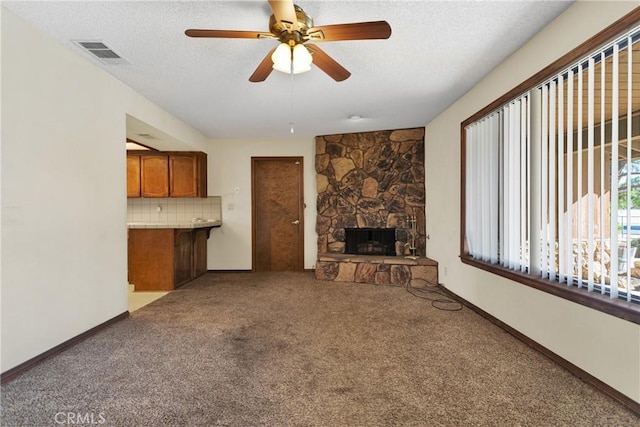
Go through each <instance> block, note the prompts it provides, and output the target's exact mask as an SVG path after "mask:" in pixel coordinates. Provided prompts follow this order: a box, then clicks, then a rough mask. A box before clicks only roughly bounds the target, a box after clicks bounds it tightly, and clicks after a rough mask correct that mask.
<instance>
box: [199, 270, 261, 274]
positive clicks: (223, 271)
mask: <svg viewBox="0 0 640 427" xmlns="http://www.w3.org/2000/svg"><path fill="white" fill-rule="evenodd" d="M251 272H252V270H207V273H251Z"/></svg>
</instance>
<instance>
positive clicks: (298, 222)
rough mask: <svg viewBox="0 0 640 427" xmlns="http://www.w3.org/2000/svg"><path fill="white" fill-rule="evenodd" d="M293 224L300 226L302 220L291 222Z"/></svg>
mask: <svg viewBox="0 0 640 427" xmlns="http://www.w3.org/2000/svg"><path fill="white" fill-rule="evenodd" d="M291 224H294V225H298V224H300V220H299V219H296V220H295V221H291Z"/></svg>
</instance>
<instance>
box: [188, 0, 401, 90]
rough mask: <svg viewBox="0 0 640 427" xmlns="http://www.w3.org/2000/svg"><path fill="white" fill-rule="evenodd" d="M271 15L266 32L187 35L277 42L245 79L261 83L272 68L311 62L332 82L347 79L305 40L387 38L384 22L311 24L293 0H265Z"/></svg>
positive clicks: (289, 69) (305, 67)
mask: <svg viewBox="0 0 640 427" xmlns="http://www.w3.org/2000/svg"><path fill="white" fill-rule="evenodd" d="M268 2H269V5H270V6H271V10H273V15H271V18H270V19H269V31H270V32H259V31H235V30H198V29H189V30H186V31H185V34H186V35H187V36H189V37H212V38H240V39H277V40H279V41H280V44H279V45H278V46H277V47H275V48H273V49H272V50H271V51H270V52H269V53H268V54H267V56H266V57H265V58H264V59H263V60H262V62H261V63H260V65H258V68H256V70H255V71H254V72H253V74H252V75H251V77H249V81H251V82H262V81H264V80H265V79H266V78H267V77H269V74H271V71H272V70H273V69H276V70H279V71H282V72H285V73H293V74H297V73H299V72H304V71H309V69H310V64H311V63H313V64H315V65H316V66H317V67H318V68H320V69H321V70H322V71H324V72H325V73H327V74H328V75H329V76H330V77H331V78H333V79H334V80H335V81H338V82H340V81H343V80H346V79H347V78H349V76H350V75H351V73H350V72H349V71H347V69H345V68H344V67H343V66H342V65H340V64H338V63H337V62H336V61H335V60H334V59H333V58H331V57H330V56H329V55H327V54H326V53H325V52H324V51H323V50H321V49H320V48H319V47H318V46H317V45H315V44H313V43H309V42H328V41H341V40H371V39H388V38H389V36H391V26H389V23H387V22H386V21H373V22H357V23H351V24H335V25H324V26H314V24H313V19H312V18H311V17H310V16H309V15H307V14H306V13H305V12H304V10H302V8H301V7H299V6H297V5H294V4H293V0H268Z"/></svg>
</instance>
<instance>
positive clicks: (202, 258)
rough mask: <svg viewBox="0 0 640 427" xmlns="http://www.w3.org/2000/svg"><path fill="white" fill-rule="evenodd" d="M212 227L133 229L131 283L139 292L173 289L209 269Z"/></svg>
mask: <svg viewBox="0 0 640 427" xmlns="http://www.w3.org/2000/svg"><path fill="white" fill-rule="evenodd" d="M210 232H211V228H210V227H204V228H194V229H193V230H191V229H173V228H133V229H129V243H128V266H129V283H130V284H132V285H135V289H136V291H170V290H173V289H175V288H177V287H179V286H181V285H184V284H185V283H187V282H189V281H191V280H193V279H195V278H196V277H199V276H201V275H203V274H204V273H206V272H207V239H208V238H209V233H210Z"/></svg>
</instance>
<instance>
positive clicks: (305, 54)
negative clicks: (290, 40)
mask: <svg viewBox="0 0 640 427" xmlns="http://www.w3.org/2000/svg"><path fill="white" fill-rule="evenodd" d="M312 61H313V58H311V54H310V53H309V51H308V50H307V48H306V47H305V46H304V45H302V44H297V45H296V46H295V47H294V48H293V67H294V68H295V67H296V65H298V66H301V67H302V66H309V65H311V62H312Z"/></svg>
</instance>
